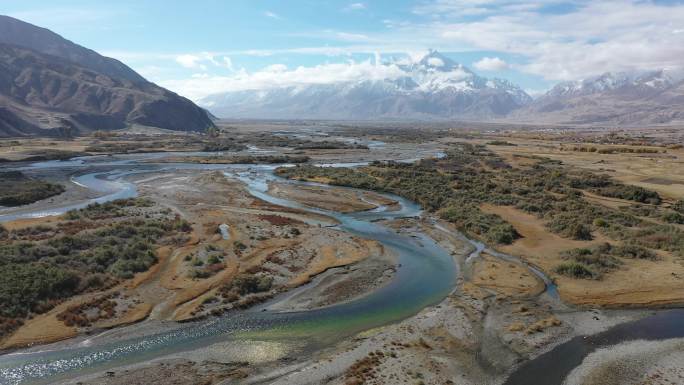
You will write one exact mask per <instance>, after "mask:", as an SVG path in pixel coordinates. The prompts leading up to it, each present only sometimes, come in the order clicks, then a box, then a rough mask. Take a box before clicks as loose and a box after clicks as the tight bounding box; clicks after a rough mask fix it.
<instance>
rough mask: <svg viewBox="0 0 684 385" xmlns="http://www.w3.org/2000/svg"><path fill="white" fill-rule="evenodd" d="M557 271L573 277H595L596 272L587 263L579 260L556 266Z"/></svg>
mask: <svg viewBox="0 0 684 385" xmlns="http://www.w3.org/2000/svg"><path fill="white" fill-rule="evenodd" d="M556 273H558V274H561V275H565V276H568V277H571V278H579V279H594V278H596V274H595V273H594V272H593V271H592V270H591V269H590V268H589V267H587V266H586V265H583V264H581V263H577V262H564V263H562V264H560V265H558V267H556Z"/></svg>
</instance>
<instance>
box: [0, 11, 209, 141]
mask: <svg viewBox="0 0 684 385" xmlns="http://www.w3.org/2000/svg"><path fill="white" fill-rule="evenodd" d="M131 124H137V125H143V126H151V127H158V128H163V129H169V130H176V131H202V130H205V129H206V128H209V127H212V126H213V123H212V120H211V118H210V117H209V116H208V114H207V112H206V111H204V110H203V109H201V108H199V107H197V106H196V105H195V104H193V103H192V102H191V101H190V100H188V99H186V98H183V97H182V96H179V95H177V94H175V93H173V92H171V91H168V90H166V89H164V88H161V87H159V86H157V85H155V84H153V83H150V82H148V81H147V80H145V79H144V78H143V77H142V76H140V75H139V74H137V73H136V72H135V71H133V70H132V69H130V68H129V67H127V66H126V65H124V64H123V63H121V62H119V61H117V60H114V59H111V58H107V57H104V56H101V55H99V54H98V53H96V52H95V51H92V50H89V49H86V48H84V47H81V46H79V45H76V44H74V43H72V42H70V41H68V40H66V39H64V38H62V37H60V36H59V35H57V34H55V33H53V32H51V31H49V30H46V29H43V28H39V27H36V26H33V25H31V24H28V23H24V22H22V21H20V20H17V19H13V18H11V17H7V16H0V137H3V136H4V137H8V136H9V137H12V136H24V135H44V136H73V135H76V134H78V133H87V132H91V131H96V130H111V129H121V128H125V127H127V126H129V125H131Z"/></svg>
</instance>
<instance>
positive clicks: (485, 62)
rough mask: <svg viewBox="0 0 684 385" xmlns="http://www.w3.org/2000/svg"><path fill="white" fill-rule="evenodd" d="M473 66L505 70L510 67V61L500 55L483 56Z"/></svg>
mask: <svg viewBox="0 0 684 385" xmlns="http://www.w3.org/2000/svg"><path fill="white" fill-rule="evenodd" d="M473 66H474V67H475V68H476V69H478V70H480V71H503V70H505V69H508V68H509V65H508V63H506V62H505V61H504V60H502V59H500V58H498V57H483V58H482V59H480V60H478V61H476V62H475V63H473Z"/></svg>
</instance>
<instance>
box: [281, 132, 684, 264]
mask: <svg viewBox="0 0 684 385" xmlns="http://www.w3.org/2000/svg"><path fill="white" fill-rule="evenodd" d="M277 172H278V174H279V175H281V176H283V177H288V178H298V179H305V180H319V181H320V180H325V181H328V182H329V183H330V184H333V185H344V186H351V187H357V188H362V189H370V190H376V191H385V192H391V193H394V194H397V195H401V196H403V197H405V198H408V199H411V200H413V201H416V202H418V203H420V204H421V205H422V206H423V207H424V208H425V209H426V210H429V211H433V212H436V213H437V214H438V215H439V216H441V217H442V218H443V219H445V220H448V221H450V222H452V223H454V224H455V225H457V226H458V227H459V228H460V229H461V230H463V231H465V232H467V233H468V234H470V235H473V236H476V237H479V238H481V239H484V240H486V241H489V242H495V243H501V244H507V243H511V242H513V241H515V239H517V238H518V237H519V235H518V234H517V232H516V231H515V229H514V228H513V227H512V226H511V225H510V224H508V223H507V222H505V221H504V220H503V219H502V218H500V217H499V216H497V215H493V214H487V213H484V212H483V211H482V210H481V207H482V205H483V204H491V205H495V206H513V207H515V208H517V209H519V210H522V211H524V212H526V213H529V214H533V215H535V216H537V217H539V218H540V219H542V220H543V221H544V222H545V223H546V227H547V228H548V230H549V231H551V232H553V233H555V234H558V235H560V236H561V237H564V238H568V239H575V240H591V239H593V238H594V234H595V233H596V232H601V233H603V234H604V235H605V236H607V237H608V238H611V239H613V240H615V241H617V242H620V243H623V244H625V245H626V246H625V247H639V248H645V249H653V250H655V249H659V250H666V251H670V252H672V253H674V254H675V255H678V256H680V257H681V256H684V232H682V231H681V230H680V229H679V228H677V227H675V226H673V225H669V224H658V223H657V222H654V221H646V220H643V219H642V218H641V215H638V213H637V212H635V211H648V212H653V213H656V214H655V215H656V216H658V215H660V216H662V215H663V213H666V212H669V213H674V212H676V211H675V210H677V209H678V208H679V209H680V210H681V207H683V206H684V204H682V203H678V204H677V205H675V206H674V207H673V209H674V210H670V209H665V208H663V207H662V206H660V204H661V198H660V196H659V195H658V194H657V193H656V192H653V191H650V190H646V189H644V188H641V187H636V186H631V185H624V184H621V183H619V182H616V181H614V180H612V179H610V178H609V177H608V176H607V175H603V174H596V173H591V172H588V171H583V170H577V169H572V168H569V167H566V166H564V165H563V164H562V163H561V162H559V161H554V160H550V159H545V158H538V159H536V163H534V164H532V165H529V166H521V167H512V166H511V165H509V164H508V163H506V162H505V161H504V160H503V159H502V158H500V157H499V156H497V155H496V154H494V153H493V152H491V151H489V150H487V149H486V148H485V147H484V146H478V145H471V144H466V143H460V144H456V145H454V146H453V147H452V148H450V149H449V150H448V151H447V156H446V157H444V158H441V159H426V160H422V161H419V162H416V163H413V164H405V163H394V162H374V163H372V164H370V165H369V166H367V167H361V168H354V169H352V168H321V167H314V166H310V165H301V166H297V167H291V168H280V169H278V170H277ZM587 194H597V195H601V196H607V197H617V198H620V199H626V200H631V201H634V202H637V203H636V204H634V207H635V209H631V208H630V209H613V208H610V207H607V206H604V205H601V204H598V203H593V202H591V201H589V200H587V199H586V198H585V195H587ZM667 219H669V221H670V222H672V221H674V222H676V221H678V220H679V217H675V216H673V215H669V216H668V217H667ZM585 262H586V261H585ZM571 263H575V264H576V263H582V262H577V261H574V260H573V261H568V264H567V265H565V266H564V267H563V268H562V270H563V271H564V272H566V271H576V272H578V273H577V274H572V275H577V276H579V275H582V274H584V273H586V272H587V271H591V272H592V274H590V275H591V276H595V274H594V273H593V270H591V268H592V266H590V265H586V266H584V267H586V269H584V268H583V269H580V268H579V267H577V266H575V265H570V264H571Z"/></svg>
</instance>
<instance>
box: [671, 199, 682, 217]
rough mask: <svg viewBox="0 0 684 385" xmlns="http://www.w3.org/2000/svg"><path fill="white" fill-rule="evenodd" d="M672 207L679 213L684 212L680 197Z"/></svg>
mask: <svg viewBox="0 0 684 385" xmlns="http://www.w3.org/2000/svg"><path fill="white" fill-rule="evenodd" d="M672 209H673V210H674V211H676V212H678V213H680V214H684V199H680V200H678V201H677V202H675V204H674V205H673V206H672Z"/></svg>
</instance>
